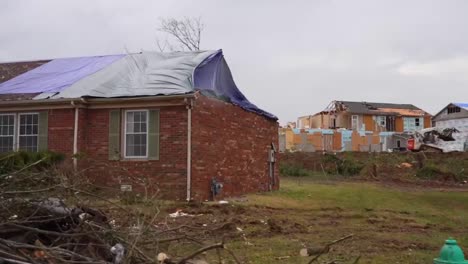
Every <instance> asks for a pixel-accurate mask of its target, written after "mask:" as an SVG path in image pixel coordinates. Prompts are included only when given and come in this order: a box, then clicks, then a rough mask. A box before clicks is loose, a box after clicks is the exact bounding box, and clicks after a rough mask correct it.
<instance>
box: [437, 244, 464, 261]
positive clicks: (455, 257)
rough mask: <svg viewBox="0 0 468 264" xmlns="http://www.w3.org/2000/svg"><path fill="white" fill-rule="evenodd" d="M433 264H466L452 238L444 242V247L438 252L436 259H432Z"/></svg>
mask: <svg viewBox="0 0 468 264" xmlns="http://www.w3.org/2000/svg"><path fill="white" fill-rule="evenodd" d="M434 264H468V261H466V260H465V255H464V254H463V251H462V250H461V248H460V247H459V246H458V244H457V241H456V240H454V239H453V238H449V239H447V240H445V245H444V246H443V247H442V249H441V250H440V255H439V257H438V258H435V259H434Z"/></svg>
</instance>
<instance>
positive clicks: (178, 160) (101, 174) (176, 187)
mask: <svg viewBox="0 0 468 264" xmlns="http://www.w3.org/2000/svg"><path fill="white" fill-rule="evenodd" d="M159 109H160V139H159V140H160V149H159V160H151V161H148V160H139V161H131V160H121V161H110V160H109V156H108V135H109V111H111V110H113V109H88V110H87V117H86V122H85V123H84V124H83V125H84V126H86V132H85V135H84V137H85V138H86V139H85V141H86V160H87V161H88V166H89V168H90V169H89V172H88V173H87V176H88V177H89V178H91V179H94V180H95V181H96V182H97V183H100V184H107V185H111V186H115V187H119V186H120V184H121V183H122V184H132V186H133V188H134V189H136V190H139V191H143V190H144V189H145V187H146V188H148V190H149V191H150V192H151V193H150V194H155V193H156V192H158V193H159V194H160V196H161V197H164V198H170V199H185V197H186V182H187V178H186V177H187V110H186V109H185V106H173V107H161V108H159ZM80 127H81V126H80Z"/></svg>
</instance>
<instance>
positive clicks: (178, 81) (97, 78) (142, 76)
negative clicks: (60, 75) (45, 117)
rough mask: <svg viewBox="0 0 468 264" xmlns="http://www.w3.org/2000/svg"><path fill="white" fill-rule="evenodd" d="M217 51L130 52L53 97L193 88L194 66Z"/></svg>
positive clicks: (161, 92)
mask: <svg viewBox="0 0 468 264" xmlns="http://www.w3.org/2000/svg"><path fill="white" fill-rule="evenodd" d="M215 52H216V51H200V52H175V53H159V52H143V53H139V54H131V55H127V56H125V57H124V58H122V59H120V60H118V61H116V62H114V63H113V64H111V65H109V66H107V67H106V68H104V69H102V70H100V71H98V72H96V73H94V74H92V75H89V76H87V77H86V78H83V79H81V80H80V81H78V82H76V83H74V84H73V85H71V86H70V87H69V88H67V89H65V90H63V91H61V92H59V93H57V94H55V95H53V96H51V97H50V98H79V97H84V96H90V97H106V98H111V97H125V96H145V95H173V94H185V93H190V92H192V91H193V80H192V74H193V71H194V69H195V68H196V67H197V66H198V65H199V64H200V63H201V62H202V61H203V60H204V59H206V58H207V57H209V56H210V55H212V54H213V53H215Z"/></svg>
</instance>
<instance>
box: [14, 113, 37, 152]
mask: <svg viewBox="0 0 468 264" xmlns="http://www.w3.org/2000/svg"><path fill="white" fill-rule="evenodd" d="M38 131H39V115H38V114H20V123H19V142H18V143H19V149H20V150H23V151H31V152H36V151H37V141H38V139H37V134H38Z"/></svg>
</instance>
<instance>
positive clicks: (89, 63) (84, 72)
mask: <svg viewBox="0 0 468 264" xmlns="http://www.w3.org/2000/svg"><path fill="white" fill-rule="evenodd" d="M123 56H125V55H111V56H95V57H81V58H65V59H55V60H52V61H50V62H48V63H46V64H43V65H41V66H39V67H37V68H35V69H33V70H31V71H28V72H25V73H24V74H21V75H18V76H17V77H15V78H13V79H11V80H8V81H6V82H4V83H1V84H0V94H18V93H54V92H60V91H62V90H64V89H66V88H68V87H70V86H71V85H72V84H74V83H76V82H77V81H79V80H81V79H83V78H84V77H87V76H89V75H91V74H93V73H95V72H97V71H99V70H101V69H102V68H104V67H106V66H108V65H109V64H111V63H113V62H115V61H116V60H118V59H120V58H122V57H123Z"/></svg>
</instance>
